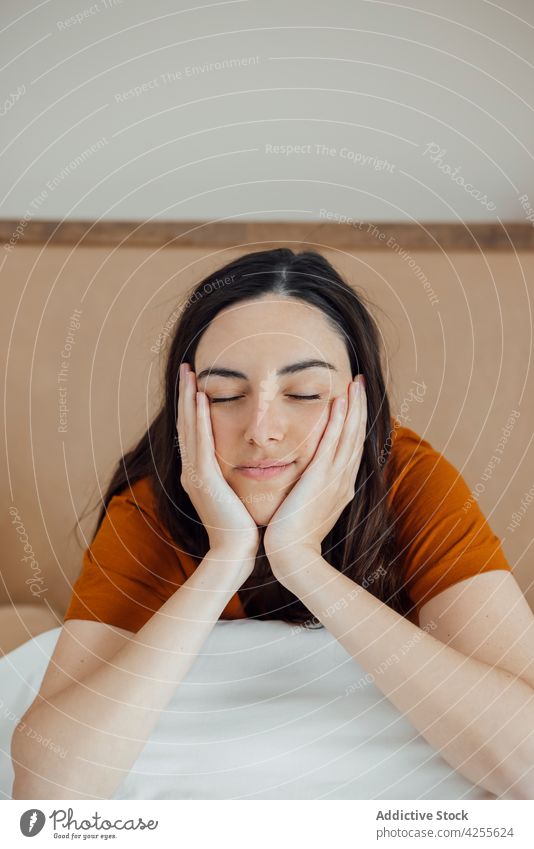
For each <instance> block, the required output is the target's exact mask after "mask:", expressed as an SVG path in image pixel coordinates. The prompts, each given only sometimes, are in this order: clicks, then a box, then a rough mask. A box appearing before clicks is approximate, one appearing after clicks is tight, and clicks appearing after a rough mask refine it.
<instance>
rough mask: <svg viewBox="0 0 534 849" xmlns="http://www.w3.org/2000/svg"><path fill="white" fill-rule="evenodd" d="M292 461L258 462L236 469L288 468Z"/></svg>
mask: <svg viewBox="0 0 534 849" xmlns="http://www.w3.org/2000/svg"><path fill="white" fill-rule="evenodd" d="M292 462H293V461H292V460H258V462H257V463H248V464H247V463H245V464H243V465H242V466H238V467H237V468H238V469H270V468H272V467H273V466H288V465H289V464H290V463H292Z"/></svg>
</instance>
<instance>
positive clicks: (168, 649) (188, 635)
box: [12, 551, 255, 799]
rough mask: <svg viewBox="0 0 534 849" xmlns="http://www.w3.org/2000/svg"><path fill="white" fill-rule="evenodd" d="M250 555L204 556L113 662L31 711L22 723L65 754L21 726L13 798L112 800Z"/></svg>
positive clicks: (15, 750)
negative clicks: (26, 731)
mask: <svg viewBox="0 0 534 849" xmlns="http://www.w3.org/2000/svg"><path fill="white" fill-rule="evenodd" d="M254 554H255V553H254ZM250 558H252V560H250ZM224 560H227V561H228V562H226V563H225V562H223V561H224ZM253 561H254V555H252V553H250V555H244V554H243V555H241V554H237V553H236V552H234V553H228V554H226V553H225V552H222V551H210V552H208V554H207V555H206V557H205V558H204V559H203V561H202V563H200V564H199V566H198V567H197V569H196V570H195V572H194V573H193V574H192V575H191V577H190V578H189V579H188V580H187V581H186V582H185V583H184V584H183V585H182V586H181V587H180V588H179V589H178V590H177V591H176V592H175V593H174V594H173V595H172V596H171V598H169V599H168V601H167V602H165V604H163V605H162V607H161V608H160V609H159V610H158V611H157V612H156V613H155V614H154V615H153V616H152V617H151V619H150V620H149V621H148V622H147V623H146V624H145V625H144V626H143V627H142V628H141V629H140V630H139V631H138V632H137V634H135V635H134V636H133V637H132V638H131V639H130V640H129V641H128V642H127V643H126V645H125V646H124V647H123V648H121V649H120V650H119V651H117V653H116V654H115V655H114V656H113V657H112V658H111V659H110V660H108V661H107V662H106V663H103V664H102V665H101V666H99V667H98V669H97V670H95V671H94V672H92V673H91V674H90V675H88V676H87V677H86V678H84V679H83V680H82V681H79V682H76V683H75V684H72V685H70V686H68V687H67V688H66V689H64V690H62V691H61V692H59V693H58V694H56V695H55V696H54V697H52V698H51V699H50V700H49V701H47V702H41V703H38V704H37V705H36V706H35V707H34V708H32V710H31V711H30V712H29V713H28V714H27V715H26V716H25V717H24V720H25V721H26V725H29V726H31V727H32V729H34V730H35V731H37V732H38V733H39V734H41V735H42V736H43V737H47V738H50V739H51V740H53V741H54V743H55V744H59V745H60V747H61V749H63V751H66V752H67V754H66V755H65V756H64V758H60V757H59V755H58V754H56V753H55V752H53V751H51V749H49V748H47V747H45V746H41V745H40V744H39V743H38V742H36V741H35V740H33V739H31V737H28V735H27V734H24V733H17V731H15V734H14V737H13V745H12V755H13V763H14V768H15V784H14V788H13V797H14V798H19V799H21V798H31V799H54V798H68V799H74V798H104V799H106V798H110V797H111V796H112V795H113V793H114V792H115V790H116V789H117V787H118V786H119V784H120V783H121V781H122V780H123V778H124V775H125V774H126V773H127V772H128V770H129V769H130V767H131V765H132V764H133V762H134V761H135V759H136V757H137V756H138V754H139V752H140V751H141V749H142V748H143V747H144V745H145V743H146V740H147V738H148V737H149V735H150V733H151V731H152V729H153V728H154V726H155V724H156V722H157V720H158V718H159V715H160V713H161V711H162V710H163V709H164V708H165V707H166V705H167V704H168V702H169V701H170V699H171V697H172V695H173V693H174V691H175V689H176V686H177V685H178V684H179V683H180V681H182V679H183V678H184V677H185V676H186V675H187V673H188V671H189V669H190V668H191V666H192V664H193V662H194V660H195V658H196V657H197V655H198V652H199V651H200V649H201V647H202V645H203V643H204V642H205V640H206V638H207V637H208V635H209V633H210V631H211V630H212V629H213V627H214V625H215V623H216V622H217V620H218V619H219V617H220V614H221V612H222V611H223V609H224V608H225V606H226V605H227V604H228V601H229V600H230V598H231V597H232V596H233V595H234V593H235V592H237V590H238V589H239V587H240V586H241V584H242V583H243V581H244V580H245V578H246V577H247V575H248V574H249V572H250V570H251V568H252V566H253ZM32 736H33V735H32Z"/></svg>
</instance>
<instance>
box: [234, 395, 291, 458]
mask: <svg viewBox="0 0 534 849" xmlns="http://www.w3.org/2000/svg"><path fill="white" fill-rule="evenodd" d="M247 415H248V416H249V419H248V422H247V426H246V428H245V432H244V438H245V441H246V442H251V441H252V442H255V443H256V444H257V445H264V444H265V443H268V442H270V441H272V440H275V441H279V440H281V439H283V437H284V431H285V426H284V421H283V413H282V412H281V410H280V408H279V406H278V404H277V403H276V401H272V400H270V399H267V398H265V395H263V396H262V395H261V393H260V396H259V398H258V399H257V400H253V401H252V404H251V410H250V412H248V413H247Z"/></svg>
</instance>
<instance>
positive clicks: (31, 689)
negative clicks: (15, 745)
mask: <svg viewBox="0 0 534 849" xmlns="http://www.w3.org/2000/svg"><path fill="white" fill-rule="evenodd" d="M59 632H60V629H59V628H55V629H54V630H52V631H48V632H46V633H45V634H41V635H40V636H38V637H36V638H34V639H32V640H29V641H28V642H27V643H25V644H24V645H23V646H20V647H19V648H17V649H15V650H14V651H12V652H10V653H9V654H8V655H6V656H5V657H4V658H2V659H0V694H1V696H0V701H1V705H0V775H1V779H0V797H1V798H11V788H12V783H13V769H12V766H11V761H10V756H9V751H10V739H11V735H12V733H13V730H14V727H15V725H16V723H17V721H18V720H19V718H20V717H21V715H22V714H23V713H24V711H25V710H26V708H27V707H28V706H29V705H30V703H31V702H32V701H33V698H34V695H35V693H36V692H37V690H38V688H39V685H40V683H41V681H42V678H43V675H44V672H45V669H46V666H47V663H48V660H49V658H50V655H51V653H52V651H53V648H54V645H55V643H56V640H57V638H58V635H59ZM369 681H370V683H369ZM114 798H116V799H494V798H495V797H494V796H493V795H492V794H490V793H488V792H486V791H485V790H483V789H482V788H480V787H477V786H475V785H473V784H471V782H469V781H468V780H467V779H465V778H463V777H462V776H461V775H460V774H459V773H457V772H455V771H453V770H452V769H451V767H450V766H449V765H448V764H447V763H446V761H444V760H443V758H442V757H441V756H440V755H439V754H438V753H437V752H436V751H435V750H434V749H433V748H432V747H431V746H430V744H429V743H427V742H426V740H425V739H424V738H423V737H422V736H421V735H420V734H419V733H418V732H417V731H416V729H415V728H414V726H413V725H412V724H411V723H410V722H409V721H408V720H407V719H406V718H405V717H404V716H403V715H402V714H401V713H400V712H399V711H398V710H397V708H395V707H394V706H393V705H392V704H391V703H390V702H389V701H388V699H387V698H385V696H384V695H383V693H382V692H381V691H380V690H379V689H378V687H376V685H375V684H374V683H373V681H372V679H371V678H370V676H367V680H366V671H365V670H364V669H362V667H361V666H360V665H359V664H358V663H357V662H356V661H355V660H354V659H353V658H352V657H351V656H350V655H349V654H348V652H347V651H346V650H345V649H344V648H343V647H342V646H341V645H340V643H338V642H337V640H336V639H335V638H334V637H333V636H332V635H331V634H330V632H329V631H328V630H327V629H326V628H322V629H314V630H305V629H303V628H298V627H296V626H291V625H288V624H286V623H284V622H280V621H269V622H260V621H256V620H253V619H241V620H219V621H218V622H217V623H216V625H215V627H214V628H213V631H212V632H211V633H210V635H209V637H208V639H207V641H206V642H205V644H204V646H203V647H202V650H201V652H200V654H199V656H198V657H197V659H196V660H195V662H194V664H193V666H192V667H191V669H190V671H189V674H188V675H187V677H186V678H185V679H184V680H183V681H182V682H181V684H180V685H179V686H178V687H177V688H176V691H175V694H174V696H173V698H172V699H171V701H170V703H169V705H168V707H167V708H166V710H165V711H163V712H162V714H161V716H160V719H159V721H158V724H157V725H156V727H155V729H154V732H153V733H152V735H151V737H150V738H149V740H148V741H147V743H146V746H145V747H144V749H143V750H142V752H141V753H140V755H139V757H138V758H137V760H136V761H135V763H134V764H133V766H132V769H131V771H130V773H129V774H128V776H127V777H126V778H125V780H124V781H123V783H122V785H121V786H120V787H119V789H118V791H117V792H116V794H115V796H114Z"/></svg>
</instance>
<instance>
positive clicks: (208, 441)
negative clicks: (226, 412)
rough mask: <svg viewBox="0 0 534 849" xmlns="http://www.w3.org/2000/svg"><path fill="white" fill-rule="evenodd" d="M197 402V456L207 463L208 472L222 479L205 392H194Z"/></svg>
mask: <svg viewBox="0 0 534 849" xmlns="http://www.w3.org/2000/svg"><path fill="white" fill-rule="evenodd" d="M196 404H197V457H199V458H202V462H203V463H207V464H208V469H209V472H210V473H212V472H215V473H216V474H217V475H218V476H219V477H220V478H223V479H224V475H223V473H222V469H221V467H220V466H219V463H218V461H217V458H216V456H215V439H214V437H213V428H212V425H211V415H210V406H209V402H208V396H207V395H206V393H205V392H197V393H196Z"/></svg>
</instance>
